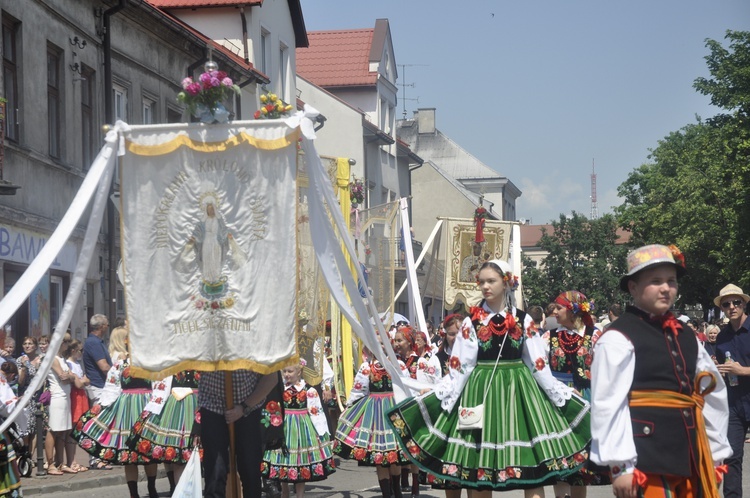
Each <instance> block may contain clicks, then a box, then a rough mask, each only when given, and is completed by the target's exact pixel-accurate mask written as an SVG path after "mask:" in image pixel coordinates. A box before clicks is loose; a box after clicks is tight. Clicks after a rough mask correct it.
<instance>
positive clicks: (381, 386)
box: [369, 361, 393, 393]
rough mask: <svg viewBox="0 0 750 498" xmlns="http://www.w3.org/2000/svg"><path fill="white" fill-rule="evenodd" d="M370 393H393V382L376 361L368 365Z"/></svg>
mask: <svg viewBox="0 0 750 498" xmlns="http://www.w3.org/2000/svg"><path fill="white" fill-rule="evenodd" d="M369 377H370V392H371V393H390V392H393V381H392V380H391V376H390V375H388V372H386V370H385V368H384V367H383V365H381V364H380V362H378V361H373V362H372V363H370V374H369Z"/></svg>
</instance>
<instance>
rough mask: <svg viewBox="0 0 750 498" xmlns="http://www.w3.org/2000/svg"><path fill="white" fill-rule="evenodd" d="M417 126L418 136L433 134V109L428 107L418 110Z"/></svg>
mask: <svg viewBox="0 0 750 498" xmlns="http://www.w3.org/2000/svg"><path fill="white" fill-rule="evenodd" d="M417 126H418V129H419V133H420V134H432V133H435V108H434V107H428V108H426V109H419V111H418V113H417Z"/></svg>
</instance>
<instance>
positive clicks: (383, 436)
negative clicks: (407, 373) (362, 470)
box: [334, 357, 409, 498]
mask: <svg viewBox="0 0 750 498" xmlns="http://www.w3.org/2000/svg"><path fill="white" fill-rule="evenodd" d="M394 406H395V403H394V400H393V381H392V380H391V377H390V375H388V372H386V370H385V367H383V365H381V364H380V362H379V361H378V360H376V359H375V358H374V357H373V358H372V359H371V360H369V361H365V362H363V363H362V365H361V366H360V368H359V371H358V372H357V375H356V376H355V377H354V386H353V387H352V390H351V392H350V393H349V399H347V401H346V408H345V409H344V411H343V412H342V413H341V415H340V416H339V423H338V426H337V428H336V441H335V442H334V452H335V453H337V454H338V455H339V456H341V457H342V458H353V459H355V460H357V463H358V464H359V465H365V466H374V467H375V470H376V473H377V476H378V484H380V491H381V492H382V494H383V497H384V498H390V497H391V493H393V495H394V496H395V497H396V498H402V494H401V487H400V486H399V479H400V476H401V465H407V464H408V463H409V460H408V459H407V458H406V456H405V455H404V454H403V453H402V452H401V450H400V448H399V444H398V441H397V440H396V436H395V434H394V433H393V431H392V430H391V428H390V427H388V424H387V422H386V418H387V413H388V411H389V410H391V409H392V408H393V407H394Z"/></svg>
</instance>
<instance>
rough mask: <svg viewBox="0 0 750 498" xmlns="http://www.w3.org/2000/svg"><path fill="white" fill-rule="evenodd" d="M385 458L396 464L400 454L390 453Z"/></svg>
mask: <svg viewBox="0 0 750 498" xmlns="http://www.w3.org/2000/svg"><path fill="white" fill-rule="evenodd" d="M385 458H386V460H388V462H389V463H395V462H396V461H398V453H397V452H395V451H389V452H388V454H387V455H386V457H385Z"/></svg>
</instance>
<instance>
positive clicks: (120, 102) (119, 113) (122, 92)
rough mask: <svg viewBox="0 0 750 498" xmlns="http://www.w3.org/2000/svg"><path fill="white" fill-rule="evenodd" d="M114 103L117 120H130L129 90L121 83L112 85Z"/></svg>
mask: <svg viewBox="0 0 750 498" xmlns="http://www.w3.org/2000/svg"><path fill="white" fill-rule="evenodd" d="M112 104H113V106H114V112H115V121H117V120H118V119H119V120H121V121H124V122H126V123H127V122H128V90H127V89H126V88H125V87H123V86H120V85H112Z"/></svg>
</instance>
